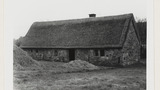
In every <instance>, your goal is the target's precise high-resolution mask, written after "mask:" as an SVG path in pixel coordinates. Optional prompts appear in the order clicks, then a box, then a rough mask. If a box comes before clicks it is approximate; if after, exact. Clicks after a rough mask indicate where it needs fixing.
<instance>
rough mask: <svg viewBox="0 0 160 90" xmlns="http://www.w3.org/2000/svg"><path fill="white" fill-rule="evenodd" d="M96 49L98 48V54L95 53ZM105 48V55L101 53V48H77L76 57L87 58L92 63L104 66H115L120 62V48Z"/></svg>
mask: <svg viewBox="0 0 160 90" xmlns="http://www.w3.org/2000/svg"><path fill="white" fill-rule="evenodd" d="M95 50H98V53H99V55H98V56H96V55H95ZM101 50H102V49H101ZM103 50H104V56H101V55H100V49H77V50H76V51H75V52H76V53H75V55H76V57H75V59H80V60H85V61H88V62H90V63H92V64H95V65H103V66H115V65H118V64H119V63H120V61H119V60H120V56H121V55H120V49H103Z"/></svg>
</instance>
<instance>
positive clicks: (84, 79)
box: [14, 66, 146, 90]
mask: <svg viewBox="0 0 160 90" xmlns="http://www.w3.org/2000/svg"><path fill="white" fill-rule="evenodd" d="M14 90H146V68H145V66H144V67H128V68H113V69H105V70H94V71H84V72H72V73H71V72H68V73H54V71H52V70H44V71H42V70H41V71H14Z"/></svg>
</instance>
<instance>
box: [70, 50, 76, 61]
mask: <svg viewBox="0 0 160 90" xmlns="http://www.w3.org/2000/svg"><path fill="white" fill-rule="evenodd" d="M69 60H70V61H72V60H75V50H74V49H69Z"/></svg>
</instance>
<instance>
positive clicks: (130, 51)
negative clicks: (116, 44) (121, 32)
mask: <svg viewBox="0 0 160 90" xmlns="http://www.w3.org/2000/svg"><path fill="white" fill-rule="evenodd" d="M139 59H140V43H139V41H138V38H137V35H136V32H135V29H134V26H133V23H130V27H129V31H128V34H127V37H126V41H125V43H124V45H123V48H122V58H121V61H122V62H123V63H122V65H123V66H125V65H130V64H133V63H135V62H137V61H138V60H139Z"/></svg>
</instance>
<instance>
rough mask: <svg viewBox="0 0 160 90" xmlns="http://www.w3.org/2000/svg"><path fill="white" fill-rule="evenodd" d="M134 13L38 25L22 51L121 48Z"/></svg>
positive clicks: (38, 23) (32, 29) (30, 34)
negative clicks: (27, 49)
mask: <svg viewBox="0 0 160 90" xmlns="http://www.w3.org/2000/svg"><path fill="white" fill-rule="evenodd" d="M132 19H134V18H133V14H125V15H118V16H107V17H95V18H84V19H73V20H61V21H48V22H35V23H33V24H32V26H31V27H30V29H29V31H28V33H27V34H26V36H25V37H24V40H23V42H22V45H21V47H22V48H102V47H104V48H106V47H121V46H122V44H123V42H124V40H125V36H126V33H127V29H128V26H129V23H130V22H131V20H132Z"/></svg>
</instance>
